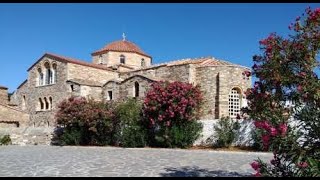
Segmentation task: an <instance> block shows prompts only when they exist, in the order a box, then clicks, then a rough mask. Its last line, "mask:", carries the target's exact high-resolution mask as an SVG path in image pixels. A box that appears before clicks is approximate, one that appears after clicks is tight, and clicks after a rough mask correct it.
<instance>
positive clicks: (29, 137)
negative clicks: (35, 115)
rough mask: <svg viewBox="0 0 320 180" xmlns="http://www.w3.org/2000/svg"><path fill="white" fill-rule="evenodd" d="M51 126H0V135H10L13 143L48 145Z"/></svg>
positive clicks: (51, 130) (50, 136)
mask: <svg viewBox="0 0 320 180" xmlns="http://www.w3.org/2000/svg"><path fill="white" fill-rule="evenodd" d="M52 132H53V128H52V127H27V126H20V127H15V126H11V127H9V126H8V127H5V128H2V127H0V136H3V135H10V138H11V141H12V144H13V145H36V144H39V145H50V143H51V138H52Z"/></svg>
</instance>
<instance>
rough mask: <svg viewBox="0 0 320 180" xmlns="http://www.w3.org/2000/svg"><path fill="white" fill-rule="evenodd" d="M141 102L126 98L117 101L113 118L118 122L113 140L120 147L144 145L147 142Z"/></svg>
mask: <svg viewBox="0 0 320 180" xmlns="http://www.w3.org/2000/svg"><path fill="white" fill-rule="evenodd" d="M141 110H142V108H141V103H140V102H139V101H137V100H136V99H128V100H126V101H123V102H120V103H118V105H117V106H116V108H115V119H116V121H117V122H118V125H117V128H116V130H115V132H116V136H115V140H116V141H117V142H118V144H119V145H120V146H122V147H144V146H146V144H147V134H146V128H145V127H144V126H143V124H142V123H143V122H142V111H141Z"/></svg>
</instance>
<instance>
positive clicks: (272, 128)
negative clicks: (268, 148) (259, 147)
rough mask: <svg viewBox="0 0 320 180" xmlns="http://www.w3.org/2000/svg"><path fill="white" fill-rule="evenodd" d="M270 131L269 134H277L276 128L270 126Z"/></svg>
mask: <svg viewBox="0 0 320 180" xmlns="http://www.w3.org/2000/svg"><path fill="white" fill-rule="evenodd" d="M270 133H271V136H276V135H277V134H278V131H277V129H276V128H274V127H270Z"/></svg>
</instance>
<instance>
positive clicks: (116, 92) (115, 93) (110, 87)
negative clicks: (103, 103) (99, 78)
mask: <svg viewBox="0 0 320 180" xmlns="http://www.w3.org/2000/svg"><path fill="white" fill-rule="evenodd" d="M108 91H112V99H113V100H116V99H119V98H120V83H117V82H114V81H110V82H108V83H107V84H106V85H105V86H104V88H103V99H104V100H110V99H109V98H108Z"/></svg>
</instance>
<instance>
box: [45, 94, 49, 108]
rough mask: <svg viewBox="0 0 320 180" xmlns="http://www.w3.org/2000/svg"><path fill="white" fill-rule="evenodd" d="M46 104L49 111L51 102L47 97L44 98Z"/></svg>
mask: <svg viewBox="0 0 320 180" xmlns="http://www.w3.org/2000/svg"><path fill="white" fill-rule="evenodd" d="M44 102H45V104H46V110H48V109H49V102H48V100H47V98H46V97H45V98H44Z"/></svg>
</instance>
